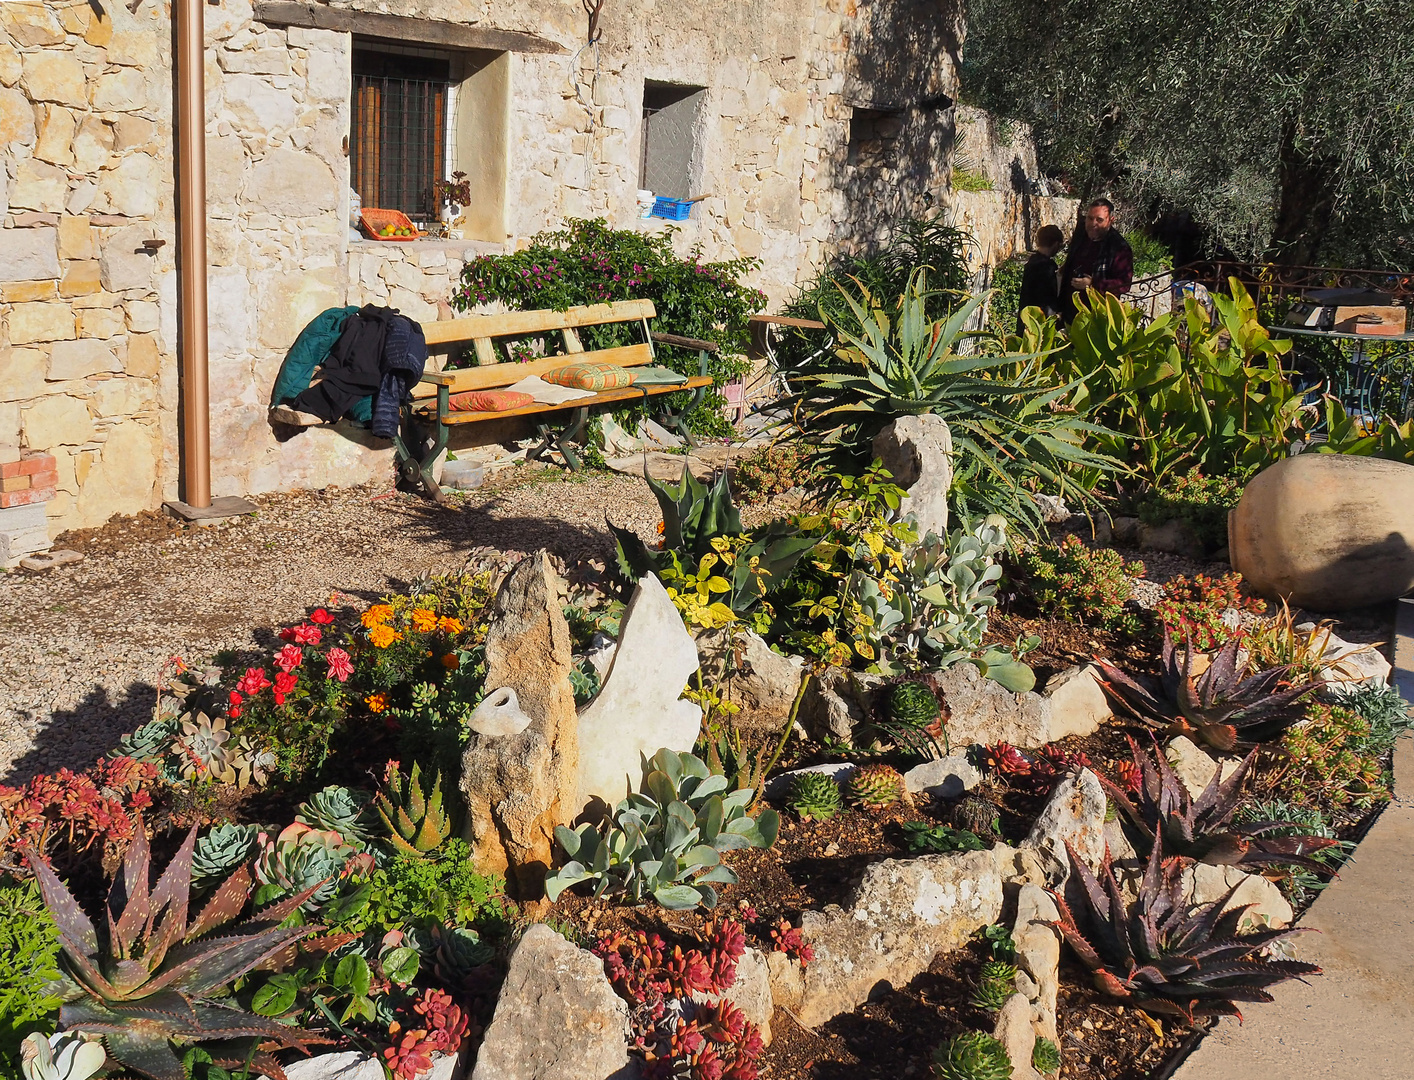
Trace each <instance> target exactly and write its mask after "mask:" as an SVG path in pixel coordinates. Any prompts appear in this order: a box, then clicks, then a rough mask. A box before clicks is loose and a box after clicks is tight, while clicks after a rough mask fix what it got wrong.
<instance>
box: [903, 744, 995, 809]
mask: <svg viewBox="0 0 1414 1080" xmlns="http://www.w3.org/2000/svg"><path fill="white" fill-rule="evenodd" d="M903 782H904V785H905V786H906V787H907V788H908V790H909V792H910V793H911V794H914V795H918V794H926V795H928V796H930V797H932V798H934V799H956V798H957V797H958V796H959V795H961V794H962V793H963V792H964V791H971V790H972V789H973V788H975V787H976V786H977V785H978V784H980V783H981V782H982V774H981V773H980V772H978V771H977V769H976V767H975V766H974V765H973V764H972V763H971V762H970V761H968V760H967V757H966V755H964V754H951V755H949V756H948V757H945V758H938V759H937V760H936V761H925V762H924V763H923V764H922V765H915V766H914V767H913V768H911V769H909V770H908V772H906V773H904V774H903Z"/></svg>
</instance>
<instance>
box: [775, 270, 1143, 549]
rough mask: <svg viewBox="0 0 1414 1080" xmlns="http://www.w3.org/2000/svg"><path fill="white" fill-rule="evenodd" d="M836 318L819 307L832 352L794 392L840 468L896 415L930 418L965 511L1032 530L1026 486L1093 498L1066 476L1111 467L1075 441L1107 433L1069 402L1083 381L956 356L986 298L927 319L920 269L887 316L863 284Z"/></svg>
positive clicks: (1032, 356) (1038, 363) (1026, 365)
mask: <svg viewBox="0 0 1414 1080" xmlns="http://www.w3.org/2000/svg"><path fill="white" fill-rule="evenodd" d="M840 291H841V293H842V295H843V298H844V300H845V302H846V304H847V306H848V309H849V314H848V315H847V316H844V317H836V316H835V315H833V314H831V313H829V312H824V311H823V310H822V317H823V318H825V319H826V321H827V322H829V323H830V324H831V328H832V330H833V331H834V333H835V336H836V338H837V339H838V341H839V342H840V348H839V349H837V350H836V352H835V354H834V356H833V357H829V358H826V359H825V360H823V361H822V362H819V363H818V364H816V365H815V366H814V367H813V369H807V370H806V371H805V372H804V374H803V377H802V379H801V383H802V384H803V385H802V387H801V389H799V390H798V392H797V393H796V394H795V396H794V399H793V405H794V406H795V412H796V414H797V415H800V416H802V417H804V418H805V427H804V432H803V434H804V435H805V437H807V438H819V439H821V440H822V442H823V445H824V446H825V448H826V450H827V452H828V453H829V454H830V456H831V457H832V459H833V460H832V462H831V464H833V465H835V466H837V467H839V468H842V469H843V468H848V467H850V466H854V467H857V466H858V465H859V464H861V463H863V462H866V461H867V459H868V457H869V455H870V453H871V449H870V448H871V446H872V442H873V439H874V436H875V435H876V434H878V432H879V431H880V430H881V429H882V428H883V427H884V426H885V425H886V424H887V423H889V421H891V420H893V419H894V418H895V417H898V416H917V415H920V414H924V413H931V414H934V415H937V416H941V417H942V418H943V419H944V420H946V421H947V423H948V426H949V428H950V429H951V431H952V439H953V446H954V448H955V451H956V456H955V461H956V462H957V466H956V467H957V473H956V475H955V476H954V480H953V490H954V497H955V499H956V500H957V502H958V504H959V509H960V510H961V511H962V512H964V513H973V514H977V513H979V512H980V514H986V513H1002V514H1005V515H1006V516H1007V517H1009V518H1012V519H1013V520H1016V521H1019V522H1020V523H1021V524H1022V525H1023V527H1024V528H1026V529H1028V530H1029V531H1031V532H1038V531H1040V529H1041V528H1042V519H1041V514H1040V511H1039V509H1038V508H1037V505H1036V502H1035V499H1034V498H1033V496H1032V491H1033V490H1034V489H1035V488H1036V487H1037V486H1038V485H1039V486H1040V487H1042V488H1045V489H1052V490H1054V491H1055V492H1056V494H1059V495H1060V496H1061V497H1062V498H1065V499H1066V500H1067V501H1068V502H1074V503H1080V504H1089V503H1093V502H1094V496H1093V495H1092V494H1091V493H1090V491H1088V490H1087V489H1086V488H1085V487H1084V486H1083V485H1079V484H1077V483H1076V482H1075V481H1074V479H1073V478H1072V476H1073V473H1074V472H1075V471H1076V470H1079V469H1086V470H1092V471H1095V472H1113V471H1115V470H1116V469H1117V468H1118V467H1119V464H1118V462H1117V461H1116V459H1114V458H1112V457H1107V456H1104V455H1101V454H1096V453H1093V452H1091V451H1089V450H1087V449H1085V448H1084V446H1083V445H1082V444H1083V443H1084V442H1085V441H1086V440H1087V439H1091V438H1093V437H1094V436H1096V435H1100V434H1106V435H1107V434H1110V433H1108V432H1106V431H1105V429H1103V428H1099V427H1097V426H1096V425H1094V424H1091V423H1089V422H1088V421H1087V420H1086V419H1085V417H1084V415H1083V413H1081V412H1077V411H1076V410H1075V409H1074V408H1062V407H1060V406H1066V405H1072V404H1073V399H1074V398H1075V396H1076V390H1077V389H1078V388H1079V387H1080V386H1081V385H1082V384H1083V381H1084V380H1083V379H1079V380H1076V381H1074V382H1070V383H1061V384H1057V383H1056V382H1055V381H1054V380H1053V379H1051V378H1050V377H1049V376H1048V374H1047V373H1046V372H1045V371H1043V370H1042V360H1043V355H1044V354H1040V353H1007V354H1002V355H986V354H984V353H982V352H980V351H979V352H975V353H970V354H967V355H964V354H963V352H962V351H961V347H962V344H963V342H964V340H965V339H966V338H968V337H969V334H968V331H967V329H966V327H967V325H968V322H969V320H971V319H972V317H973V315H974V314H975V313H976V312H977V310H978V309H979V308H980V307H981V306H982V304H983V303H985V302H986V299H987V297H986V295H985V294H983V295H979V296H974V297H972V298H971V299H970V300H968V301H967V302H966V303H965V304H963V305H961V306H960V307H959V308H957V310H956V311H954V312H953V313H952V314H951V315H949V316H948V317H947V318H946V319H942V320H938V321H933V320H931V319H929V318H928V317H927V312H928V299H929V296H930V295H931V294H930V292H929V290H928V282H927V274H926V271H925V270H924V269H921V268H920V269H919V270H917V271H915V272H914V274H913V275H912V277H911V278H910V279H909V282H908V286H907V288H906V289H905V291H904V294H903V295H902V296H901V297H899V299H898V301H897V302H896V303H895V304H893V305H891V307H892V313H891V312H890V311H888V310H886V309H885V302H884V300H883V298H880V297H876V296H875V295H874V294H873V293H871V292H870V291H869V289H868V288H866V287H864V286H863V285H859V296H858V297H857V298H856V297H855V296H853V295H851V294H850V293H849V292H847V291H845V290H844V289H843V288H842V289H841V290H840Z"/></svg>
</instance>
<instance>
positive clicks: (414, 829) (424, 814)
mask: <svg viewBox="0 0 1414 1080" xmlns="http://www.w3.org/2000/svg"><path fill="white" fill-rule="evenodd" d="M373 809H374V810H376V811H377V812H378V817H379V819H380V820H381V821H382V822H383V827H384V828H385V829H386V830H387V836H388V839H389V840H390V841H392V844H393V846H394V847H395V848H397V849H398V850H399V851H401V852H402V853H403V854H404V855H426V854H428V853H429V852H432V851H435V850H436V849H437V848H439V847H441V846H442V842H443V841H444V840H446V839H447V838H448V837H449V836H451V835H452V821H451V817H450V816H449V815H448V814H447V812H446V810H445V809H444V808H443V806H442V774H441V773H438V774H437V779H436V780H435V781H434V782H433V783H432V784H431V785H430V786H429V787H427V788H424V787H423V785H422V770H421V768H420V767H419V766H418V764H417V762H415V761H414V762H413V764H412V773H411V775H409V776H406V777H405V776H403V774H402V773H401V772H400V771H399V770H398V763H397V762H396V761H390V762H389V763H388V772H387V776H386V777H385V780H384V784H383V790H381V791H380V792H379V793H378V796H377V798H375V799H374V800H373Z"/></svg>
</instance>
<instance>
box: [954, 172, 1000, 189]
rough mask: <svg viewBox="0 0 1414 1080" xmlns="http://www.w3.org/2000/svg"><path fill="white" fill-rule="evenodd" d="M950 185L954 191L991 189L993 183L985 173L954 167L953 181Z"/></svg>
mask: <svg viewBox="0 0 1414 1080" xmlns="http://www.w3.org/2000/svg"><path fill="white" fill-rule="evenodd" d="M949 186H950V187H951V188H952V189H953V190H954V191H991V190H992V186H993V185H992V181H991V180H990V179H989V178H988V177H987V176H986V174H984V173H980V172H973V171H972V170H971V169H953V171H952V183H951V184H950V185H949Z"/></svg>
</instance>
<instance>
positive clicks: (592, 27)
mask: <svg viewBox="0 0 1414 1080" xmlns="http://www.w3.org/2000/svg"><path fill="white" fill-rule="evenodd" d="M580 3H582V4H583V5H584V13H585V14H586V15H588V16H589V37H588V38H587V39H586V44H589V45H597V44H598V43H599V38H600V37H602V36H603V33H604V31H602V30H600V29H599V13H600V12H601V11H603V10H604V0H580Z"/></svg>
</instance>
